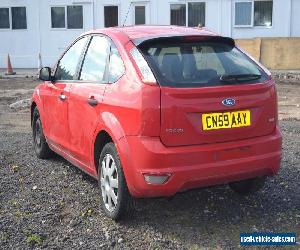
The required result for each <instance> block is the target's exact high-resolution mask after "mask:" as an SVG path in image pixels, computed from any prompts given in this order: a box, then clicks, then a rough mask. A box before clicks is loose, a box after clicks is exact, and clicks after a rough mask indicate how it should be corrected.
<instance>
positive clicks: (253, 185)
mask: <svg viewBox="0 0 300 250" xmlns="http://www.w3.org/2000/svg"><path fill="white" fill-rule="evenodd" d="M265 182H266V177H259V178H254V179H249V180H243V181H238V182H232V183H229V187H230V188H231V189H232V190H233V191H235V192H236V193H238V194H241V195H248V194H253V193H255V192H257V191H258V190H260V189H261V188H262V187H263V186H264V184H265Z"/></svg>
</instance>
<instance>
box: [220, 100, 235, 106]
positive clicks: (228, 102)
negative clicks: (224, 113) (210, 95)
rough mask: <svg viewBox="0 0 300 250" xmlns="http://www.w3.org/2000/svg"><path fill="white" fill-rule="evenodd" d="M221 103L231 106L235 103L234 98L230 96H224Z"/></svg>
mask: <svg viewBox="0 0 300 250" xmlns="http://www.w3.org/2000/svg"><path fill="white" fill-rule="evenodd" d="M222 104H223V105H225V106H233V105H234V104H235V100H234V99H232V98H226V99H224V100H223V101H222Z"/></svg>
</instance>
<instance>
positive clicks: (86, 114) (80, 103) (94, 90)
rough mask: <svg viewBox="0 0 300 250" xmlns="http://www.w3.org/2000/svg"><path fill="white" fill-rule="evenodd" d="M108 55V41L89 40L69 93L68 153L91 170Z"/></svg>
mask: <svg viewBox="0 0 300 250" xmlns="http://www.w3.org/2000/svg"><path fill="white" fill-rule="evenodd" d="M109 53H110V41H109V39H108V38H106V37H105V36H100V35H95V36H93V37H92V39H91V41H90V44H89V46H88V48H87V51H86V53H85V56H84V58H83V62H82V66H81V70H80V73H79V80H78V82H76V83H74V84H72V87H71V90H70V100H69V106H68V113H69V129H70V151H71V154H72V155H73V157H75V158H76V159H77V160H79V161H80V162H81V163H82V165H85V166H86V167H87V168H89V167H90V166H91V164H90V160H91V158H90V156H91V152H92V148H93V145H92V139H93V135H94V132H95V129H96V126H97V124H98V122H99V119H100V114H101V109H102V105H101V104H102V100H103V94H104V91H105V88H106V85H107V63H108V60H109ZM86 170H87V171H89V170H88V169H86Z"/></svg>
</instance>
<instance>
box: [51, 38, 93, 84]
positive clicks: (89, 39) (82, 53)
mask: <svg viewBox="0 0 300 250" xmlns="http://www.w3.org/2000/svg"><path fill="white" fill-rule="evenodd" d="M85 37H87V36H81V37H79V38H78V39H76V40H75V41H74V42H73V43H72V44H71V45H70V46H69V47H68V48H67V49H66V50H65V52H64V53H63V54H62V55H61V57H60V58H59V60H58V61H57V62H56V65H55V67H54V70H53V71H54V82H56V79H55V76H56V73H57V68H58V65H59V63H60V61H61V59H62V58H63V57H64V56H65V54H66V53H67V52H68V51H69V50H70V49H71V48H72V47H73V45H74V44H75V43H77V42H78V41H79V40H81V39H84V38H85ZM90 41H91V38H88V39H87V41H86V42H85V45H84V47H83V50H82V52H81V55H80V58H79V60H78V63H77V66H76V72H75V79H74V80H59V81H60V82H74V81H78V79H79V73H78V70H79V69H80V68H79V66H80V65H81V62H82V58H83V55H85V53H86V50H87V45H88V44H89V43H90Z"/></svg>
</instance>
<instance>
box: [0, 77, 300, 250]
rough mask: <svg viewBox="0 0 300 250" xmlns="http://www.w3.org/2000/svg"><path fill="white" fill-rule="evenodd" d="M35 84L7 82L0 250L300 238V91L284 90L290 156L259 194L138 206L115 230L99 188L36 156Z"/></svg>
mask: <svg viewBox="0 0 300 250" xmlns="http://www.w3.org/2000/svg"><path fill="white" fill-rule="evenodd" d="M37 84H38V82H37V81H35V80H33V79H0V129H1V130H0V162H1V165H0V176H1V177H0V249H32V248H33V249H40V248H47V249H101V248H103V249H107V248H114V249H131V248H136V249H203V248H209V249H211V248H213V249H235V248H239V234H240V232H253V231H263V232H264V231H271V232H296V233H297V235H298V236H299V235H300V185H299V180H300V108H299V104H300V87H299V86H300V85H297V84H294V85H292V84H287V83H281V84H279V85H278V91H279V104H280V109H279V113H280V118H281V121H280V126H281V128H282V132H283V136H284V145H283V148H284V157H283V160H282V167H281V171H280V173H279V175H277V176H276V177H275V178H271V179H269V180H268V183H267V185H266V186H265V187H264V188H263V190H262V191H260V192H258V193H257V194H256V195H251V196H249V197H241V196H239V195H237V194H235V193H234V192H232V191H231V190H230V189H229V188H228V187H227V186H226V185H224V186H218V187H212V188H206V189H200V190H194V191H190V192H186V193H182V194H178V195H176V196H175V197H174V198H173V199H171V200H169V199H145V200H139V201H137V205H136V212H135V215H134V217H133V218H131V219H130V220H126V221H123V222H120V223H115V222H113V221H111V220H109V219H107V218H106V217H104V215H103V213H102V211H100V210H99V205H98V204H99V203H100V197H99V190H98V186H97V182H96V181H95V180H94V179H92V178H91V177H89V176H88V175H86V174H84V173H83V172H81V171H80V170H78V169H77V168H76V167H74V166H72V165H71V164H70V163H68V162H67V161H65V160H64V159H62V158H61V157H59V156H55V157H54V158H53V159H51V160H39V159H37V158H36V157H35V155H34V152H33V150H32V144H31V131H30V118H29V111H28V109H22V110H12V109H10V108H9V106H8V105H9V104H11V103H13V102H15V101H17V100H20V99H26V98H28V97H30V94H31V91H32V89H33V88H34V86H35V85H37ZM298 240H299V239H298Z"/></svg>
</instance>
